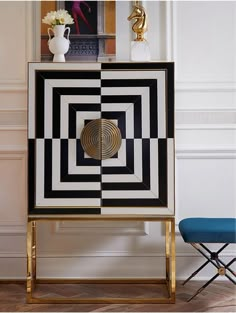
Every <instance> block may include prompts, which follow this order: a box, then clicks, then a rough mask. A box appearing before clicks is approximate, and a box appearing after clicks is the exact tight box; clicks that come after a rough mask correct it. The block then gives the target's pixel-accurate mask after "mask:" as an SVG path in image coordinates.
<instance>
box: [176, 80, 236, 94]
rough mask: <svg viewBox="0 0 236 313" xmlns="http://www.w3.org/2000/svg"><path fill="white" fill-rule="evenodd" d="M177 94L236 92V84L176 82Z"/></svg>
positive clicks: (232, 82)
mask: <svg viewBox="0 0 236 313" xmlns="http://www.w3.org/2000/svg"><path fill="white" fill-rule="evenodd" d="M175 91H176V92H236V82H234V81H231V82H222V81H205V82H204V81H201V82H200V81H178V80H177V81H176V82H175Z"/></svg>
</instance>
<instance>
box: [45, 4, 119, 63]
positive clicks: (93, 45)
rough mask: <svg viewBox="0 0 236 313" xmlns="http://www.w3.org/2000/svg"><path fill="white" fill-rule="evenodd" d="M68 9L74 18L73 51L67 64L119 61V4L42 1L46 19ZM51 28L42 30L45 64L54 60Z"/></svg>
mask: <svg viewBox="0 0 236 313" xmlns="http://www.w3.org/2000/svg"><path fill="white" fill-rule="evenodd" d="M58 9H65V10H67V11H68V12H69V14H70V15H71V16H72V17H73V18H74V24H72V25H70V30H71V32H70V48H69V51H68V53H67V54H66V55H65V57H66V60H72V61H73V60H81V61H86V60H88V61H104V60H109V61H111V60H113V59H115V54H116V51H115V33H116V30H115V18H116V12H115V1H76V0H74V1H42V2H41V15H42V17H43V16H44V15H45V14H46V13H47V12H49V11H54V10H58ZM47 42H48V35H47V26H45V25H43V24H42V28H41V60H42V61H48V60H52V55H51V54H50V51H49V49H48V45H47Z"/></svg>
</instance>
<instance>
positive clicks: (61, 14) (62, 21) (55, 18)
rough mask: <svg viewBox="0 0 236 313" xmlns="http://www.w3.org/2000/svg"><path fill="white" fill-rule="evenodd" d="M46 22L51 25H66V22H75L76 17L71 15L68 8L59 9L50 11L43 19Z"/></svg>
mask: <svg viewBox="0 0 236 313" xmlns="http://www.w3.org/2000/svg"><path fill="white" fill-rule="evenodd" d="M42 22H43V23H44V24H48V25H50V26H51V27H54V26H56V25H66V24H73V23H74V19H73V18H72V17H71V16H70V14H69V13H68V11H66V10H62V9H61V10H58V11H51V12H48V13H47V15H46V16H45V17H44V18H43V19H42Z"/></svg>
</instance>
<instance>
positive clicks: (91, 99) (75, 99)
mask: <svg viewBox="0 0 236 313" xmlns="http://www.w3.org/2000/svg"><path fill="white" fill-rule="evenodd" d="M61 97H65V100H66V101H67V103H79V104H80V103H84V104H85V103H88V104H90V103H91V104H92V103H97V104H100V103H101V96H96V95H95V96H93V95H92V96H90V95H71V96H70V95H66V96H63V95H62V96H61Z"/></svg>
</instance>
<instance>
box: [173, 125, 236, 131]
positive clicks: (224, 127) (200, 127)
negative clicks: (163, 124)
mask: <svg viewBox="0 0 236 313" xmlns="http://www.w3.org/2000/svg"><path fill="white" fill-rule="evenodd" d="M175 129H176V130H235V129H236V125H235V124H176V125H175Z"/></svg>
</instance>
